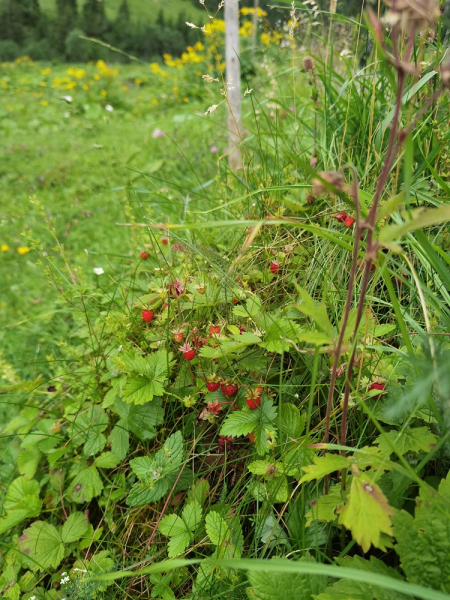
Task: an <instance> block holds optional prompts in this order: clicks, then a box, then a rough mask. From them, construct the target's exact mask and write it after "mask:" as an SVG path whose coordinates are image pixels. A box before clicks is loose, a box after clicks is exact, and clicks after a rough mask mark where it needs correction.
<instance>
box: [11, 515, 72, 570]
mask: <svg viewBox="0 0 450 600" xmlns="http://www.w3.org/2000/svg"><path fill="white" fill-rule="evenodd" d="M19 550H20V551H21V552H22V553H23V554H24V560H25V562H26V563H27V564H28V566H29V568H30V569H31V570H32V571H37V570H45V569H48V568H49V567H52V568H53V569H56V568H57V567H58V565H59V564H60V562H61V561H62V559H63V558H64V544H63V541H62V539H61V535H60V534H59V532H58V530H57V529H56V527H54V526H53V525H50V523H45V522H44V521H35V522H34V523H33V524H32V525H31V527H28V529H25V531H24V532H23V534H22V535H21V536H20V538H19ZM28 557H29V558H30V559H32V560H28Z"/></svg>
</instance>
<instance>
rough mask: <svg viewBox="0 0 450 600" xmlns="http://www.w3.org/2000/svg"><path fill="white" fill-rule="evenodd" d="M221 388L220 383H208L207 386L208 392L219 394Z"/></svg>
mask: <svg viewBox="0 0 450 600" xmlns="http://www.w3.org/2000/svg"><path fill="white" fill-rule="evenodd" d="M219 387H220V383H219V382H218V381H208V382H207V384H206V389H207V390H208V392H217V390H218V389H219Z"/></svg>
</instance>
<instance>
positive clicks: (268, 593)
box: [247, 555, 328, 600]
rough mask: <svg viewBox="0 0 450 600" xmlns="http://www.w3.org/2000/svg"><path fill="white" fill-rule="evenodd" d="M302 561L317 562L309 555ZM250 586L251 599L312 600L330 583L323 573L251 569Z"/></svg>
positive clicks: (249, 573)
mask: <svg viewBox="0 0 450 600" xmlns="http://www.w3.org/2000/svg"><path fill="white" fill-rule="evenodd" d="M300 560H301V561H308V562H316V561H315V560H314V559H313V558H312V557H310V556H309V555H307V556H306V557H302V558H301V559H300ZM247 577H248V581H249V584H250V587H249V588H247V594H248V597H249V599H250V600H311V598H312V597H313V596H314V597H315V595H316V594H320V592H322V591H323V590H324V589H325V588H326V587H327V584H328V578H327V577H324V576H322V575H306V574H299V573H298V574H297V573H289V576H287V575H286V573H273V572H272V571H249V572H248V573H247Z"/></svg>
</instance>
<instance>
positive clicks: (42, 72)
mask: <svg viewBox="0 0 450 600" xmlns="http://www.w3.org/2000/svg"><path fill="white" fill-rule="evenodd" d="M51 72H52V70H51V69H50V67H46V68H45V69H42V71H41V75H48V74H49V73H51Z"/></svg>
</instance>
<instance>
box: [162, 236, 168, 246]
mask: <svg viewBox="0 0 450 600" xmlns="http://www.w3.org/2000/svg"><path fill="white" fill-rule="evenodd" d="M168 243H169V238H167V237H162V238H161V244H164V246H167V244H168Z"/></svg>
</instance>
